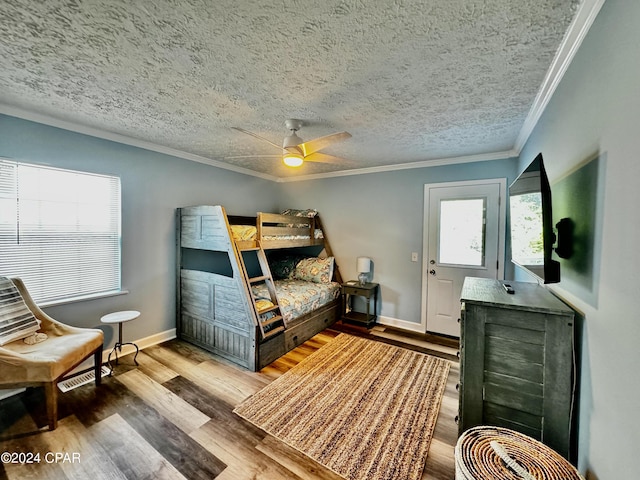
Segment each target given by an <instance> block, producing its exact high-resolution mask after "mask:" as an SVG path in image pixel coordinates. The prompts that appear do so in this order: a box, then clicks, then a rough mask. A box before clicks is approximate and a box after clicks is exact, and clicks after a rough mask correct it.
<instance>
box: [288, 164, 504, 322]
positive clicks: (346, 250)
mask: <svg viewBox="0 0 640 480" xmlns="http://www.w3.org/2000/svg"><path fill="white" fill-rule="evenodd" d="M515 170H516V160H515V159H507V160H494V161H487V162H476V163H468V164H460V165H448V166H439V167H430V168H419V169H411V170H399V171H394V172H386V173H372V174H366V175H354V176H347V177H336V178H327V179H322V180H312V181H303V182H292V183H284V184H282V187H281V190H280V201H279V203H280V207H281V208H288V207H295V208H316V209H317V210H318V211H319V212H320V215H321V218H322V222H323V224H324V226H325V228H326V230H327V235H328V237H329V241H330V243H331V247H332V249H333V250H334V253H335V255H336V262H337V263H338V265H339V267H340V270H341V272H342V277H343V279H344V280H348V279H355V278H357V273H356V258H357V257H358V256H367V257H371V258H372V260H373V264H374V268H373V281H374V282H377V283H379V284H380V292H381V295H380V296H381V301H380V302H379V303H380V307H381V308H380V309H379V310H378V312H379V314H380V315H381V316H382V317H383V318H382V319H381V320H382V323H387V324H394V325H398V326H401V327H404V328H410V329H413V330H416V329H418V328H419V324H420V315H421V301H422V298H421V295H422V290H421V288H422V261H423V258H422V239H423V231H422V230H423V220H424V213H423V210H424V185H425V184H427V183H439V182H453V181H459V180H478V179H485V178H507V184H509V183H510V182H511V181H513V179H514V175H515ZM412 252H418V254H419V261H418V262H412V261H411V253H412Z"/></svg>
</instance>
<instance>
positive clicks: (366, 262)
mask: <svg viewBox="0 0 640 480" xmlns="http://www.w3.org/2000/svg"><path fill="white" fill-rule="evenodd" d="M356 269H357V270H358V273H369V272H370V271H371V259H370V258H369V257H358V260H357V262H356Z"/></svg>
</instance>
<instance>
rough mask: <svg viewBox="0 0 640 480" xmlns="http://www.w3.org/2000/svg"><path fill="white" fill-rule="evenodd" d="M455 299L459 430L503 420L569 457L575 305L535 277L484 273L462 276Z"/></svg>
mask: <svg viewBox="0 0 640 480" xmlns="http://www.w3.org/2000/svg"><path fill="white" fill-rule="evenodd" d="M504 283H509V284H510V285H512V286H513V288H514V290H515V293H513V294H509V293H507V291H506V290H505V289H504V287H503V284H504ZM460 300H461V302H462V313H461V332H460V333H461V335H460V347H461V350H460V385H459V395H460V406H459V415H458V431H459V434H462V432H464V431H465V430H467V429H469V428H471V427H474V426H476V425H495V426H501V427H506V428H510V429H513V430H516V431H519V432H521V433H524V434H527V435H529V436H531V437H533V438H535V439H537V440H540V441H542V442H543V443H544V444H546V445H548V446H549V447H551V448H553V449H554V450H555V451H557V452H558V453H559V454H560V455H562V456H564V457H565V458H569V455H570V446H571V440H572V439H571V415H572V411H573V404H574V349H573V336H574V311H573V310H572V309H571V308H569V307H568V306H567V305H566V304H564V303H563V302H562V301H560V300H559V299H558V298H557V297H556V296H554V295H553V294H552V293H551V292H549V291H548V290H547V289H546V288H544V287H542V286H540V285H538V284H532V283H520V282H503V281H498V280H490V279H483V278H471V277H467V278H466V279H465V282H464V286H463V289H462V295H461V299H460Z"/></svg>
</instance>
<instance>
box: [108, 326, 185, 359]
mask: <svg viewBox="0 0 640 480" xmlns="http://www.w3.org/2000/svg"><path fill="white" fill-rule="evenodd" d="M174 338H176V329H175V328H171V329H169V330H165V331H164V332H160V333H156V334H154V335H150V336H148V337H144V338H141V339H138V340H134V341H133V343H135V344H136V345H137V346H138V349H140V350H143V349H145V348H147V347H151V346H153V345H157V344H159V343H162V342H166V341H168V340H173V339H174ZM112 349H113V347H109V348H106V347H105V349H104V350H103V352H102V361H103V362H106V361H107V359H108V357H109V353H110V352H111V350H112ZM135 351H136V347H134V346H133V345H124V346H123V347H122V353H120V352H118V356H119V357H122V356H124V355H129V354H130V353H135ZM113 359H114V357H113V355H112V356H111V360H113Z"/></svg>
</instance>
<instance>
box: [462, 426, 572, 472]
mask: <svg viewBox="0 0 640 480" xmlns="http://www.w3.org/2000/svg"><path fill="white" fill-rule="evenodd" d="M455 461H456V480H485V479H487V480H489V479H491V480H494V479H498V478H499V479H504V480H509V479H513V480H534V479H535V480H574V479H575V480H582V477H581V476H580V474H579V473H578V471H577V470H576V469H575V468H574V467H573V465H571V464H570V463H569V462H567V461H566V460H565V459H564V458H562V457H561V456H560V455H559V454H557V453H556V452H554V451H553V450H552V449H550V448H549V447H547V446H546V445H543V444H542V443H540V442H538V441H537V440H534V439H533V438H531V437H528V436H526V435H523V434H521V433H518V432H514V431H513V430H509V429H507V428H501V427H486V426H482V427H474V428H471V429H469V430H467V431H466V432H465V433H464V434H462V436H461V437H460V438H459V439H458V442H457V444H456V448H455Z"/></svg>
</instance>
